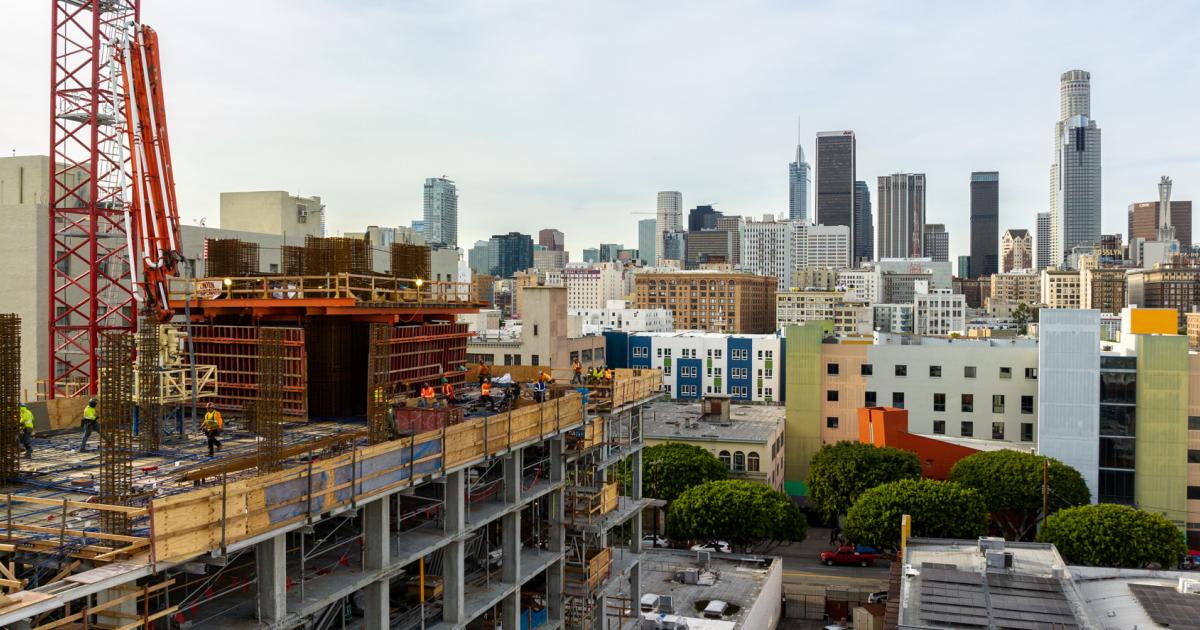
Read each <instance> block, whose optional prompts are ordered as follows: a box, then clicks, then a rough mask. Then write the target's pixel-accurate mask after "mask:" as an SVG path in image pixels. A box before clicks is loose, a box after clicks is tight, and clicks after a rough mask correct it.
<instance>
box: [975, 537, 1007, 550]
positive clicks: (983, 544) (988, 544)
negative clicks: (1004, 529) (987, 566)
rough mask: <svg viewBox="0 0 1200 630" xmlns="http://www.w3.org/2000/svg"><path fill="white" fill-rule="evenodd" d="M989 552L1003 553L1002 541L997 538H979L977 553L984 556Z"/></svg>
mask: <svg viewBox="0 0 1200 630" xmlns="http://www.w3.org/2000/svg"><path fill="white" fill-rule="evenodd" d="M989 551H1004V539H1003V538H1000V537H998V536H980V537H979V553H981V554H985V555H986V554H987V552H989Z"/></svg>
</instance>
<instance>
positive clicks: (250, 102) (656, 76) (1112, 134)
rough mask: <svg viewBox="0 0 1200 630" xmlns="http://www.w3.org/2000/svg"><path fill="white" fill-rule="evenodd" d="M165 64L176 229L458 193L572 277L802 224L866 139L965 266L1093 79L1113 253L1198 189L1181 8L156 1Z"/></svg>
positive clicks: (1032, 180) (31, 149) (493, 226)
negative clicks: (752, 224) (984, 183)
mask: <svg viewBox="0 0 1200 630" xmlns="http://www.w3.org/2000/svg"><path fill="white" fill-rule="evenodd" d="M48 5H49V3H48V2H45V1H41V2H34V1H33V0H20V1H19V2H18V1H16V0H11V1H9V2H5V3H4V6H3V8H0V11H2V13H0V14H2V15H3V19H0V58H2V59H4V60H5V62H4V68H5V72H4V75H5V77H4V79H3V82H2V83H0V86H2V87H0V152H2V153H0V154H5V155H7V154H12V153H15V154H17V155H26V154H46V153H47V152H48V146H47V145H48V134H47V130H48V127H49V122H48V119H47V116H48V98H47V97H48V91H49V59H48V53H49V50H48V49H49V31H50V11H49V10H48V8H49V7H48ZM142 6H143V14H142V19H143V22H144V23H146V24H149V25H151V26H153V27H154V28H155V29H156V30H157V31H158V33H159V37H160V43H161V46H162V50H163V57H164V58H163V64H164V68H163V75H164V82H165V84H166V99H167V110H168V117H169V123H170V133H171V148H172V151H173V160H174V164H175V173H176V186H177V190H178V195H179V199H180V212H181V215H182V217H183V220H184V222H185V223H194V222H196V221H199V220H201V219H202V218H203V219H206V220H207V224H208V225H210V226H213V225H217V223H218V218H219V193H220V192H222V191H237V190H288V191H291V192H292V193H297V194H301V195H319V196H320V197H321V198H322V200H323V202H324V203H325V204H326V206H327V212H328V216H327V227H328V230H329V231H330V233H331V234H337V233H340V232H350V231H359V230H361V229H362V228H363V227H364V226H365V225H408V224H409V222H410V221H412V220H413V219H419V218H421V204H422V185H423V182H424V179H425V178H426V177H436V176H442V175H445V176H447V177H449V178H451V179H453V180H455V181H456V182H457V185H458V189H459V243H460V245H463V246H465V247H470V246H471V244H472V243H474V241H475V240H477V239H485V238H487V237H488V236H490V235H491V234H496V233H505V232H509V231H514V230H515V231H521V232H525V233H529V234H533V235H534V236H535V239H536V233H537V230H539V229H541V228H557V229H560V230H562V231H563V232H565V233H566V244H567V248H568V249H569V250H571V252H572V256H571V257H572V259H573V260H578V259H579V257H580V252H581V250H582V249H583V248H584V247H595V246H597V245H598V244H599V243H601V242H606V243H614V242H615V243H624V244H625V245H626V246H627V247H631V248H633V247H637V221H638V220H639V219H644V218H648V217H650V216H652V214H639V213H653V212H654V211H655V197H656V193H657V191H660V190H678V191H681V192H682V194H683V202H684V205H685V208H691V207H694V206H696V205H699V204H713V205H715V206H716V208H717V209H718V210H721V211H722V212H724V213H726V214H739V215H745V216H753V217H756V218H761V216H762V215H765V214H780V213H783V214H786V212H787V206H788V182H787V177H788V162H789V161H791V160H792V159H794V155H795V151H796V142H797V138H799V140H800V141H801V142H802V143H803V145H804V149H805V153H806V154H807V155H808V156H809V161H810V162H815V160H814V158H815V155H814V153H815V147H814V143H815V140H814V138H815V134H816V132H818V131H823V130H834V129H853V130H854V131H855V133H856V136H857V140H858V173H857V175H858V179H862V180H866V181H867V182H868V183H869V184H870V187H871V189H872V196H873V197H874V195H875V187H876V186H875V182H876V178H877V177H878V176H880V175H886V174H888V173H894V172H920V173H925V174H926V181H927V213H926V214H927V217H926V221H927V222H929V223H945V224H946V226H947V230H948V231H949V232H950V249H951V256H952V259H953V257H954V256H957V255H959V254H966V253H968V248H969V225H970V222H969V203H970V201H969V200H970V195H969V179H970V173H971V172H972V171H986V170H996V171H999V172H1000V229H1001V231H1003V230H1004V229H1006V228H1027V229H1031V230H1032V229H1033V228H1034V227H1035V215H1036V213H1037V212H1040V211H1045V210H1047V209H1048V207H1047V204H1048V199H1049V166H1050V163H1051V161H1052V158H1053V155H1052V154H1053V147H1054V142H1053V141H1054V137H1053V130H1054V123H1055V121H1056V120H1057V116H1058V80H1059V75H1060V74H1061V73H1062V72H1063V71H1065V70H1068V69H1072V68H1081V69H1085V70H1088V71H1090V72H1091V74H1092V116H1093V118H1094V119H1095V120H1096V121H1097V122H1098V124H1099V126H1100V128H1101V129H1102V132H1103V167H1102V168H1103V177H1104V179H1103V230H1104V232H1105V233H1111V232H1120V233H1122V234H1124V233H1126V232H1127V229H1126V209H1127V207H1128V205H1129V204H1130V203H1132V202H1135V201H1149V200H1156V199H1157V189H1156V184H1157V182H1158V178H1159V176H1160V175H1169V176H1171V177H1172V178H1173V179H1174V182H1175V186H1174V199H1177V200H1178V199H1192V198H1193V197H1195V196H1196V193H1197V192H1198V191H1200V184H1198V183H1197V179H1198V178H1200V142H1198V140H1200V123H1198V122H1197V121H1198V117H1197V116H1196V114H1195V112H1196V107H1197V103H1200V63H1198V61H1197V60H1198V59H1200V37H1197V35H1196V30H1195V28H1196V24H1197V23H1198V21H1200V5H1196V4H1195V3H1188V2H1156V3H1153V4H1152V5H1144V4H1141V3H1130V2H1054V3H1049V2H1003V1H1000V2H990V3H977V2H950V1H946V2H942V1H922V2H840V1H839V2H833V1H828V2H825V1H800V0H791V1H756V0H743V1H742V2H705V1H703V0H693V1H690V2H669V1H663V2H625V1H617V0H608V1H604V2H574V1H567V2H564V1H563V0H548V1H519V2H502V1H499V0H479V1H474V0H470V1H463V2H452V1H445V0H440V1H432V0H430V1H426V0H410V1H407V2H385V1H382V0H370V1H366V0H355V1H353V2H346V1H345V0H343V1H342V2H333V1H319V0H289V1H283V0H277V1H268V0H241V1H240V2H230V1H226V0H207V1H205V2H179V1H177V0H176V1H170V0H142Z"/></svg>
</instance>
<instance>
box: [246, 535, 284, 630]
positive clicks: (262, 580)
mask: <svg viewBox="0 0 1200 630" xmlns="http://www.w3.org/2000/svg"><path fill="white" fill-rule="evenodd" d="M254 554H255V559H256V561H257V564H258V609H259V614H260V621H264V622H271V621H280V620H282V619H283V618H284V617H286V616H287V536H286V534H279V535H277V536H274V537H272V538H269V539H267V540H264V541H262V542H260V543H258V544H257V545H255V547H254Z"/></svg>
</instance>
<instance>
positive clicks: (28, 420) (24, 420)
mask: <svg viewBox="0 0 1200 630" xmlns="http://www.w3.org/2000/svg"><path fill="white" fill-rule="evenodd" d="M21 428H22V429H32V428H33V412H32V411H30V410H29V408H28V407H21Z"/></svg>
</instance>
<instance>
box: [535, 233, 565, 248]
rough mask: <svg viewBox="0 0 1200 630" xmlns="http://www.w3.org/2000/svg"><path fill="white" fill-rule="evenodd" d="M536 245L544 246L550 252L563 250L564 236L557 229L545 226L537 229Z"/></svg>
mask: <svg viewBox="0 0 1200 630" xmlns="http://www.w3.org/2000/svg"><path fill="white" fill-rule="evenodd" d="M538 245H541V246H542V247H545V248H546V249H548V250H550V251H552V252H561V251H565V247H566V237H564V236H563V233H562V232H560V231H559V230H555V229H553V228H546V229H544V230H540V231H538Z"/></svg>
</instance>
